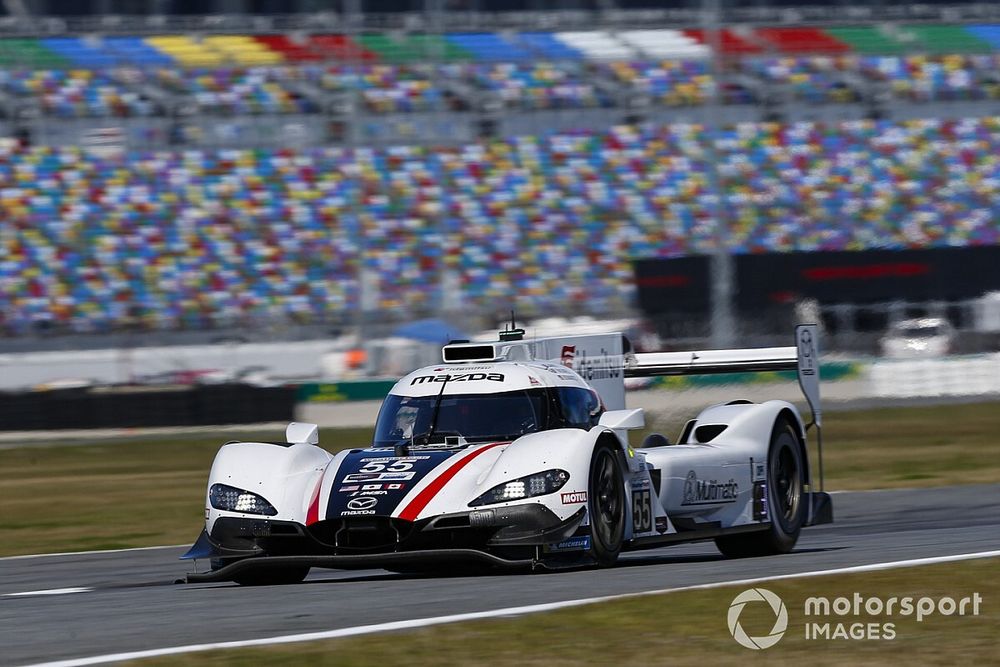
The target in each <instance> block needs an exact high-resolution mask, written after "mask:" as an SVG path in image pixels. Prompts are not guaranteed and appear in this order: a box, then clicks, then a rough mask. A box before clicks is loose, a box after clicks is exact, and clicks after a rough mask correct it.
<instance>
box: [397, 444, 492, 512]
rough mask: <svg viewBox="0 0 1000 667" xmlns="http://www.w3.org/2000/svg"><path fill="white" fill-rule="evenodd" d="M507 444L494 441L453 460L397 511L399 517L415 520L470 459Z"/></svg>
mask: <svg viewBox="0 0 1000 667" xmlns="http://www.w3.org/2000/svg"><path fill="white" fill-rule="evenodd" d="M507 444H510V443H507V442H494V443H493V444H491V445H485V446H483V447H480V448H479V449H477V450H475V451H474V452H471V453H470V454H469V455H468V456H466V457H465V458H463V459H460V460H458V461H455V463H453V464H452V465H451V467H449V468H448V469H447V470H445V471H444V472H443V473H441V474H440V475H438V477H437V479H435V480H434V481H433V482H431V483H430V484H428V485H427V486H425V487H424V490H423V491H421V492H420V493H418V494H417V497H416V498H414V499H413V500H411V501H410V504H409V505H407V506H406V507H405V508H404V509H403V511H402V512H400V513H399V518H400V519H405V520H406V521H413V520H415V519H416V518H417V515H419V514H420V512H422V511H423V509H424V508H425V507H427V503H429V502H430V501H431V500H432V499H433V498H434V496H436V495H437V494H438V491H440V490H441V489H442V488H444V485H445V484H447V483H448V482H449V481H450V480H451V478H452V477H454V476H455V475H457V474H458V471H459V470H461V469H462V468H464V467H465V466H466V465H468V463H469V462H470V461H471V460H472V459H474V458H476V457H477V456H479V455H480V454H483V453H485V452H487V451H489V450H491V449H493V448H494V447H499V446H500V445H507Z"/></svg>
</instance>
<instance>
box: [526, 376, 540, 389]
mask: <svg viewBox="0 0 1000 667" xmlns="http://www.w3.org/2000/svg"><path fill="white" fill-rule="evenodd" d="M528 382H530V383H531V385H532V386H535V387H537V386H539V385H541V384H542V383H541V382H539V381H538V378H536V377H535V376H534V375H529V376H528Z"/></svg>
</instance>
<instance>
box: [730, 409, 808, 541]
mask: <svg viewBox="0 0 1000 667" xmlns="http://www.w3.org/2000/svg"><path fill="white" fill-rule="evenodd" d="M767 470H768V474H767V506H768V512H769V513H770V515H771V525H770V527H769V528H768V530H766V531H759V532H754V533H743V534H739V535H723V536H721V537H717V538H715V545H716V546H717V547H718V548H719V551H721V552H722V553H723V554H724V555H725V556H728V557H730V558H744V557H748V556H767V555H771V554H786V553H788V552H790V551H791V550H792V548H793V547H794V546H795V542H796V541H797V540H798V539H799V532H800V531H801V530H802V525H803V524H804V523H805V521H806V502H805V495H804V489H805V462H804V461H803V458H802V450H801V446H800V444H799V438H798V435H797V434H796V431H795V428H794V427H793V426H792V425H791V424H790V423H789V421H788V420H787V419H786V418H784V417H781V418H779V419H778V420H777V421H776V422H775V423H774V430H773V431H772V432H771V444H770V446H769V447H768V453H767Z"/></svg>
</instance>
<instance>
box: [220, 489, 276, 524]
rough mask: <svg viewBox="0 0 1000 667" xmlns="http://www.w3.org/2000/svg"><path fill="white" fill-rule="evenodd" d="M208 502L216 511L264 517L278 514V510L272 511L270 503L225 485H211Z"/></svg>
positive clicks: (252, 494) (253, 494)
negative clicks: (261, 515)
mask: <svg viewBox="0 0 1000 667" xmlns="http://www.w3.org/2000/svg"><path fill="white" fill-rule="evenodd" d="M208 500H209V502H211V503H212V507H214V508H215V509H217V510H226V511H229V512H244V513H245V514H263V515H265V516H274V515H275V514H277V513H278V510H276V509H274V506H273V505H271V503H269V502H267V501H266V500H264V499H263V498H261V497H260V496H258V495H257V494H256V493H250V492H249V491H244V490H243V489H237V488H236V487H232V486H227V485H225V484H213V485H212V488H210V489H209V490H208Z"/></svg>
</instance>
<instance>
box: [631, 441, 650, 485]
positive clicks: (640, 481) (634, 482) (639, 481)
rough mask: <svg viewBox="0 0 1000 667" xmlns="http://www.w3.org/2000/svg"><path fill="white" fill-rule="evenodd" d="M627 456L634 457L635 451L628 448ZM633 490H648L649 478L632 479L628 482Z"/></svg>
mask: <svg viewBox="0 0 1000 667" xmlns="http://www.w3.org/2000/svg"><path fill="white" fill-rule="evenodd" d="M629 456H630V457H632V456H635V450H633V449H632V448H631V447H629ZM630 484H631V485H632V489H633V490H638V489H648V488H649V478H648V477H634V478H632V481H631V482H630Z"/></svg>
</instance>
